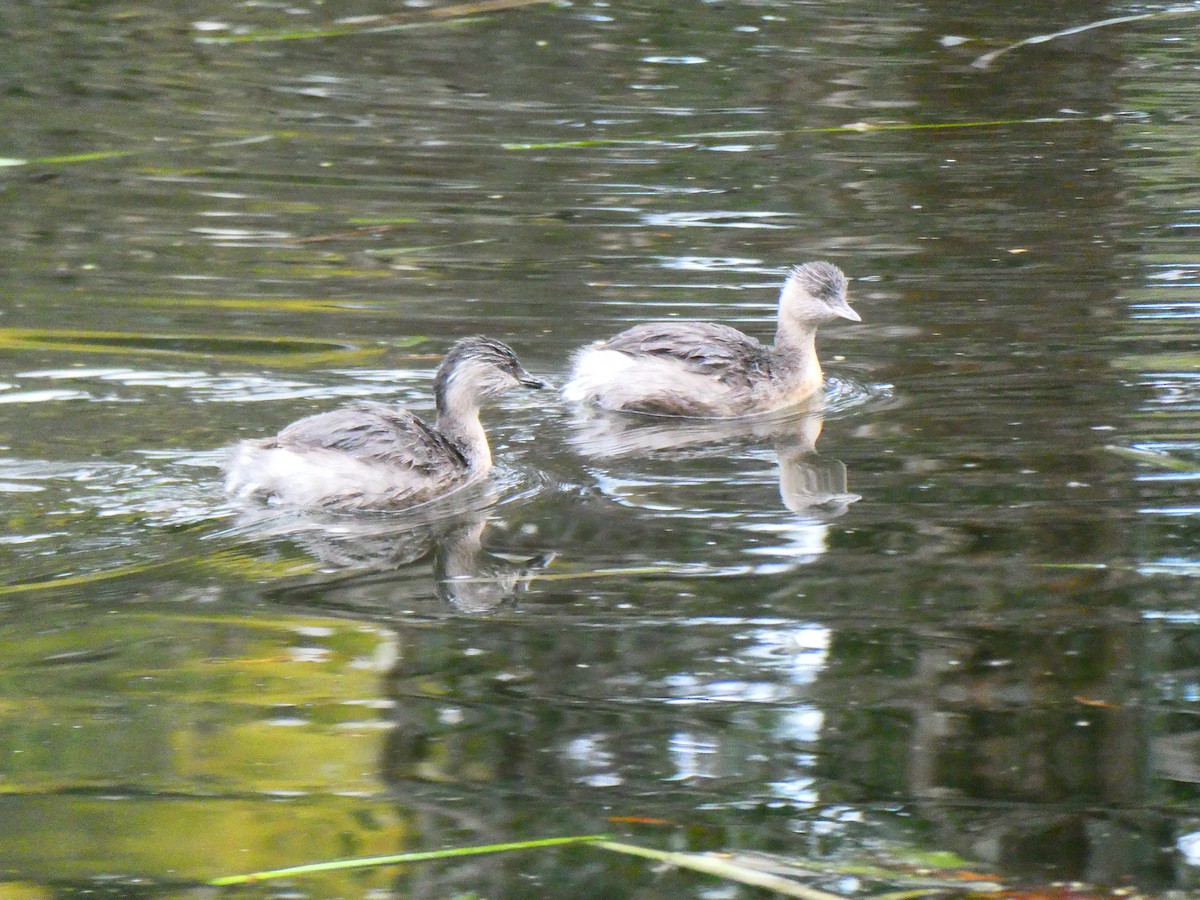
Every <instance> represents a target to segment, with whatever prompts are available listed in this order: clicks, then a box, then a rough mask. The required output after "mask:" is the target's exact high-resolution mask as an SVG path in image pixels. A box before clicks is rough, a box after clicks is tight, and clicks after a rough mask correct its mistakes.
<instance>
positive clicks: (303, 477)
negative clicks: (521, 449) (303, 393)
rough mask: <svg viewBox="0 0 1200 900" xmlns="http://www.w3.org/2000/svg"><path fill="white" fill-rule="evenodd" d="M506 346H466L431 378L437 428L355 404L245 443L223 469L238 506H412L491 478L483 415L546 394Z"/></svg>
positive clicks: (478, 340) (396, 410)
mask: <svg viewBox="0 0 1200 900" xmlns="http://www.w3.org/2000/svg"><path fill="white" fill-rule="evenodd" d="M546 386H547V385H546V383H545V382H543V381H542V380H540V379H538V378H535V377H534V376H532V375H530V374H529V373H528V372H527V371H525V368H524V367H523V366H522V365H521V363H520V362H519V361H518V360H517V357H516V354H515V353H513V351H512V349H511V348H510V347H508V346H507V345H506V344H502V343H501V342H500V341H496V340H492V339H491V338H486V337H468V338H462V339H461V340H459V341H457V342H456V343H455V344H454V346H452V347H451V348H450V350H449V352H447V353H446V356H445V357H444V358H443V359H442V362H441V365H439V366H438V368H437V372H436V374H435V375H434V380H433V389H434V396H435V398H436V402H437V419H436V421H435V422H434V424H433V426H432V427H431V426H429V425H426V424H425V423H424V422H422V421H421V420H420V419H418V418H417V417H416V416H415V415H413V414H412V413H411V412H409V411H408V410H406V409H402V408H400V407H396V406H389V405H387V404H384V403H371V402H360V403H354V404H351V405H349V406H344V407H341V408H340V409H335V410H331V411H330V412H324V413H317V414H316V415H312V416H307V417H305V418H303V419H299V420H298V421H296V422H293V423H292V424H291V425H288V426H287V427H286V428H284V429H283V430H282V431H281V432H279V434H277V435H275V436H274V437H270V438H265V439H262V440H248V441H242V442H240V443H238V444H236V445H235V446H234V447H232V448H231V450H230V454H229V458H228V460H227V461H226V464H225V490H226V492H227V493H229V494H230V496H232V497H235V498H237V499H250V498H254V497H258V498H262V499H265V500H268V501H270V502H273V503H277V504H281V505H284V506H293V507H300V508H322V509H338V510H354V509H395V508H403V507H408V506H415V505H416V504H419V503H424V502H426V501H428V500H432V499H434V498H435V497H438V496H441V495H442V494H446V493H449V492H450V491H452V490H454V489H455V488H458V487H461V486H462V485H463V484H466V483H467V482H468V481H471V480H473V479H475V478H477V477H479V476H481V475H483V474H484V473H486V472H487V471H488V469H490V468H491V466H492V452H491V449H490V448H489V446H488V441H487V435H486V434H485V433H484V431H483V426H482V425H481V424H480V422H479V407H480V405H481V404H482V403H483V402H484V401H486V400H490V399H491V398H493V397H497V396H499V395H500V394H503V393H505V392H506V391H508V390H510V389H512V388H515V387H527V388H543V387H546Z"/></svg>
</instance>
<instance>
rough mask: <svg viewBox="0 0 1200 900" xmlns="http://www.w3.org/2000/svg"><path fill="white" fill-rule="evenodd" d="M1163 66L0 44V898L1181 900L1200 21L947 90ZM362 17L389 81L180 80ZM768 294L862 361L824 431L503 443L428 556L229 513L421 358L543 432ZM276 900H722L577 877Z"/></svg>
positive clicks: (713, 17)
mask: <svg viewBox="0 0 1200 900" xmlns="http://www.w3.org/2000/svg"><path fill="white" fill-rule="evenodd" d="M1156 8H1159V7H1154V6H1149V7H1147V6H1143V5H1137V6H1134V5H1123V4H1095V3H1083V2H1067V0H1064V2H1056V3H1048V4H1042V5H1041V6H1040V7H1039V9H1038V10H1036V11H1034V10H1030V9H1028V8H1027V5H1026V4H1021V3H992V4H976V3H966V2H957V3H956V2H951V3H940V4H933V5H924V6H922V5H915V4H878V3H866V2H839V3H832V2H829V3H784V2H757V3H738V4H734V3H700V2H688V3H651V4H634V5H625V4H615V3H611V4H610V3H603V2H596V3H586V2H585V3H575V4H573V5H566V4H564V5H545V6H530V7H525V8H518V9H511V10H507V11H498V12H490V13H489V12H486V11H485V12H483V13H478V14H475V15H470V16H468V18H469V20H468V21H457V20H456V19H457V18H461V17H462V15H466V13H465V12H464V13H461V14H460V15H459V16H458V17H454V16H451V17H443V18H438V17H437V15H436V10H435V8H434V7H432V6H429V5H426V4H417V3H413V4H411V5H409V6H391V5H388V4H381V3H374V2H358V3H342V4H336V6H330V5H327V4H321V3H311V4H307V3H296V4H269V3H266V4H227V3H215V2H212V3H201V4H150V3H144V2H136V0H135V2H128V3H124V4H120V5H117V6H110V5H105V4H86V3H66V2H50V3H42V4H27V5H26V4H21V5H16V6H14V7H10V8H7V9H6V10H5V11H4V12H2V13H0V28H2V29H3V33H4V36H5V38H6V41H5V43H6V46H7V49H6V51H5V62H4V64H3V66H2V67H0V73H2V75H0V112H2V113H3V119H4V121H5V122H6V123H7V127H6V130H5V137H4V141H3V147H0V156H4V157H7V158H9V159H8V163H9V164H8V165H7V166H6V168H4V169H3V170H0V184H2V186H3V192H2V194H0V202H2V203H3V207H4V210H5V228H4V229H3V232H2V235H0V247H2V249H3V258H4V264H3V272H4V301H3V304H2V305H0V313H2V317H0V346H2V347H3V351H4V352H3V355H2V356H0V386H2V387H3V390H0V491H3V494H4V504H3V517H4V522H5V526H6V527H5V528H4V529H3V533H2V534H0V560H2V563H3V568H2V573H3V574H2V580H3V583H2V584H0V634H2V635H3V646H4V651H5V652H4V654H3V657H4V662H3V663H2V664H0V872H3V875H4V879H5V880H6V884H7V886H6V887H4V886H0V892H6V891H9V890H11V891H12V892H13V893H12V896H21V897H43V896H45V897H49V896H56V895H58V894H59V893H71V892H74V891H77V890H83V889H86V888H91V889H97V890H100V889H108V887H107V886H110V885H123V886H124V887H112V890H113V891H114V892H119V891H127V892H131V893H132V892H134V891H135V890H136V891H138V892H141V893H146V894H155V895H160V894H161V895H165V894H169V893H172V892H173V891H174V889H172V888H168V887H167V885H172V884H186V883H189V882H194V881H195V880H197V879H204V878H210V877H214V876H216V875H220V874H227V873H235V872H241V871H248V870H253V869H256V868H264V867H272V866H280V865H287V864H294V863H299V862H307V861H312V860H320V859H328V858H333V857H338V856H345V855H367V854H375V853H386V852H398V851H402V850H409V849H412V850H418V849H434V848H438V847H442V846H448V845H465V844H475V843H489V842H495V841H509V840H520V839H525V838H535V837H546V836H553V835H558V834H579V833H593V832H597V831H604V830H615V831H616V832H617V833H622V829H624V828H627V827H629V826H627V825H624V824H621V823H620V821H616V822H614V821H613V820H614V819H617V820H622V819H625V818H628V817H645V818H648V819H654V820H661V822H662V824H653V825H645V826H640V827H638V828H636V829H635V831H634V833H633V837H634V838H635V839H636V840H638V841H641V842H643V843H646V844H649V845H652V846H660V847H673V848H679V849H727V850H769V851H772V852H779V853H784V854H787V855H792V856H800V855H809V856H812V857H815V858H818V859H826V860H833V861H838V860H847V859H857V858H860V857H861V856H863V855H867V856H870V855H872V854H877V853H881V852H885V851H886V852H888V853H901V854H902V853H903V852H906V851H910V850H913V849H918V850H952V851H955V852H957V853H959V854H961V855H962V856H963V857H965V858H966V859H967V860H968V861H969V862H970V863H971V865H972V866H973V867H975V868H976V869H978V870H981V871H992V872H998V873H1001V874H1002V875H1003V876H1005V877H1008V878H1012V879H1016V880H1018V881H1021V880H1027V881H1040V880H1045V879H1085V880H1088V881H1094V882H1098V883H1101V884H1105V885H1133V886H1136V887H1139V888H1141V889H1144V890H1149V891H1156V892H1157V891H1163V890H1166V889H1168V888H1188V887H1190V886H1191V885H1192V884H1193V883H1194V882H1195V879H1196V874H1195V872H1194V869H1193V866H1194V865H1200V849H1198V848H1200V837H1198V836H1197V835H1200V799H1198V797H1197V785H1198V784H1200V730H1198V729H1197V726H1196V723H1197V716H1198V715H1200V678H1198V676H1197V673H1198V672H1200V602H1198V592H1197V587H1196V584H1197V582H1196V577H1197V575H1200V501H1198V499H1197V493H1196V483H1197V479H1198V477H1200V432H1198V429H1197V411H1198V410H1200V338H1198V337H1197V330H1196V322H1197V319H1198V318H1200V257H1198V256H1197V251H1196V243H1195V237H1196V234H1197V232H1196V229H1197V228H1198V227H1200V224H1198V221H1197V210H1200V176H1198V175H1197V170H1196V166H1195V160H1196V154H1197V151H1198V150H1200V127H1198V123H1197V119H1196V112H1195V111H1196V109H1197V108H1198V104H1200V90H1198V89H1197V80H1196V71H1197V65H1200V58H1198V57H1197V53H1196V49H1195V40H1194V37H1195V28H1196V27H1197V25H1198V24H1200V17H1195V16H1191V17H1189V16H1180V17H1171V18H1162V19H1157V20H1151V21H1146V22H1141V23H1135V24H1132V25H1126V26H1121V27H1113V28H1105V29H1098V30H1094V31H1090V32H1087V33H1084V34H1080V35H1077V36H1074V37H1071V38H1066V39H1060V40H1055V41H1050V42H1047V43H1044V44H1040V45H1034V46H1029V47H1025V48H1022V49H1020V50H1016V51H1013V52H1011V53H1009V54H1005V55H1003V56H1001V57H1000V58H999V59H998V60H997V62H996V63H995V64H994V65H993V66H992V67H991V68H990V69H988V70H986V71H981V70H979V69H975V68H972V67H971V65H970V63H971V61H972V60H973V59H975V58H976V57H977V56H979V55H980V54H981V53H984V52H986V51H988V50H991V49H996V48H998V47H1000V46H1003V45H1004V44H1005V43H1007V42H1010V41H1015V40H1019V39H1021V38H1024V37H1028V36H1031V35H1036V34H1039V33H1046V32H1050V31H1056V30H1059V29H1062V28H1066V27H1068V26H1072V25H1079V24H1083V23H1085V22H1089V21H1095V20H1097V19H1101V18H1106V17H1110V16H1120V15H1125V14H1128V13H1131V12H1144V11H1147V10H1149V11H1153V10H1154V9H1156ZM373 14H381V15H396V14H399V15H398V16H397V17H396V18H395V19H392V20H388V21H389V22H390V23H391V24H401V23H417V24H420V25H422V26H423V27H420V28H415V29H409V30H394V31H389V32H383V33H375V34H370V33H366V34H364V33H357V34H350V35H343V36H329V37H319V38H318V37H305V36H302V35H300V34H295V33H294V34H292V35H291V36H292V37H293V38H295V39H291V40H278V41H260V40H255V41H247V42H236V41H235V42H228V41H227V39H229V38H230V37H237V36H238V35H243V34H247V33H249V34H252V35H254V34H257V35H259V36H262V35H263V34H264V33H267V32H279V31H292V32H299V31H301V30H312V29H320V28H323V27H330V26H334V25H335V24H336V23H337V22H338V21H339V20H340V19H341V18H342V17H354V16H367V15H373ZM353 27H358V28H361V27H362V26H361V25H359V26H353ZM353 27H352V30H353ZM957 38H971V39H975V40H972V41H970V42H967V43H961V42H959V41H957ZM222 41H226V42H222ZM1031 120H1049V121H1031ZM982 122H989V123H996V122H1000V123H1004V122H1007V123H1009V124H990V125H978V124H977V125H973V126H971V127H956V128H942V129H935V128H922V129H915V128H895V129H878V128H876V129H856V130H855V129H852V130H844V129H841V130H839V129H840V126H845V125H848V124H854V123H871V124H874V125H889V124H890V125H932V124H939V123H940V124H959V125H961V124H965V123H982ZM108 153H111V154H112V155H99V154H108ZM91 154H97V155H96V156H91ZM118 154H119V155H118ZM85 155H86V156H85ZM813 258H826V259H831V260H834V261H835V262H837V263H838V264H839V265H841V266H842V267H843V268H844V269H845V270H846V271H847V273H848V274H849V275H850V276H851V278H852V284H851V300H852V302H853V304H854V306H855V308H856V309H857V310H858V311H859V312H860V313H861V315H862V317H863V323H862V324H861V325H849V324H847V325H845V326H844V327H842V326H838V327H834V328H830V329H828V330H827V331H826V332H825V333H823V335H822V339H821V348H822V354H823V358H824V360H825V364H826V370H827V374H828V375H829V376H830V385H829V407H828V410H827V412H826V414H825V415H824V416H823V421H822V420H820V419H817V418H814V417H807V418H801V419H799V420H797V421H795V422H792V423H791V424H790V426H789V428H786V429H783V430H782V431H776V432H773V433H758V434H754V433H750V434H729V433H724V432H723V433H715V434H713V433H705V432H704V431H703V430H702V429H690V430H689V429H666V430H663V429H657V430H653V429H650V430H647V429H644V428H642V429H633V430H631V431H629V432H627V433H625V434H620V435H615V436H614V435H613V434H611V433H608V434H597V433H596V430H595V423H594V422H591V423H589V422H586V421H579V420H578V417H577V416H576V414H575V413H574V412H573V411H571V410H569V409H564V408H561V407H560V406H559V405H558V404H557V403H556V402H555V401H554V399H553V398H551V397H546V396H535V395H531V394H521V395H518V394H513V395H509V396H508V397H506V398H505V399H504V401H503V402H502V403H501V404H500V405H499V408H497V409H494V410H492V411H491V412H490V413H489V414H488V416H487V423H488V425H489V431H490V434H491V435H492V439H493V447H494V450H495V452H496V456H497V459H498V461H499V463H500V467H499V469H498V471H497V473H496V478H495V480H494V487H493V489H492V491H491V493H490V495H489V494H480V495H476V496H474V497H473V498H470V499H471V501H472V502H471V505H470V508H469V509H466V510H464V509H462V508H461V505H455V506H446V507H438V508H434V509H433V510H430V511H427V515H425V516H424V517H422V518H421V519H420V520H418V521H414V520H413V519H411V518H405V517H400V518H396V517H392V518H388V517H374V518H371V517H360V518H345V519H336V518H335V519H326V520H316V519H312V518H307V519H306V518H301V517H296V516H287V515H282V514H277V513H271V512H260V513H258V514H257V515H248V514H246V513H245V512H244V511H239V510H237V509H235V508H234V507H232V506H231V505H229V504H227V503H226V501H225V500H224V498H223V497H222V496H221V493H220V487H219V474H218V470H217V464H218V462H219V460H220V458H221V448H222V447H223V446H225V445H226V444H228V443H229V442H231V441H232V440H235V439H237V438H240V437H248V436H255V435H263V434H267V433H270V432H272V431H273V430H274V429H276V428H277V427H279V426H280V425H282V424H284V423H286V422H288V421H290V420H292V419H294V418H296V417H297V416H299V415H302V414H306V413H308V412H311V411H314V410H319V409H326V408H329V407H330V406H333V405H335V404H336V403H337V402H339V401H342V400H345V399H348V398H354V397H375V398H381V399H389V400H396V401H399V402H403V403H405V404H408V405H410V406H411V407H412V408H414V409H417V410H419V411H421V412H428V411H429V410H430V409H431V407H432V397H431V393H430V375H431V373H432V369H433V367H434V365H436V360H437V358H438V356H439V355H440V353H441V352H442V351H443V350H444V348H445V347H446V346H447V345H448V344H449V342H450V341H452V340H453V339H454V338H455V337H457V336H460V335H462V334H467V333H476V332H484V333H488V334H491V335H494V336H497V337H500V338H502V339H504V340H507V341H509V342H511V343H512V344H513V345H514V347H515V348H516V349H517V351H518V353H519V354H520V355H521V357H522V359H523V361H524V362H525V363H526V365H527V366H528V367H529V368H530V369H531V370H533V371H536V372H539V373H543V374H545V375H547V376H549V377H550V378H552V379H555V380H558V381H561V379H562V377H563V375H564V372H565V366H566V358H567V354H568V352H569V350H570V349H571V348H573V347H575V346H578V345H579V344H581V343H584V342H587V341H589V340H593V339H596V338H598V337H602V336H604V335H606V334H609V333H612V332H613V331H614V330H617V329H619V328H621V327H624V326H625V325H626V324H628V323H631V322H634V321H638V320H642V319H647V318H662V317H675V316H678V317H684V318H704V319H712V320H718V321H722V322H728V323H731V324H735V325H737V326H738V327H741V328H744V329H746V330H748V331H751V332H752V333H755V334H758V335H760V336H762V337H764V338H765V337H768V336H769V335H770V333H771V331H772V321H773V315H774V302H775V298H776V293H777V290H778V285H779V283H780V280H781V278H782V275H783V273H784V272H785V270H786V268H787V267H788V266H789V265H791V264H794V263H796V262H800V261H803V260H806V259H813ZM818 431H819V435H820V436H819V438H815V435H816V434H817V432H818ZM135 884H140V885H142V887H137V888H134V887H133V886H132V885H135ZM146 885H161V886H163V887H162V888H161V890H160V889H158V888H154V887H148V886H146ZM825 886H826V887H837V888H840V889H843V890H846V891H848V892H849V893H851V894H853V893H854V890H855V885H854V884H852V883H850V882H840V883H836V884H835V883H832V882H831V883H830V884H827V885H825ZM286 890H287V891H291V892H292V895H294V896H310V895H311V896H362V897H367V896H373V897H378V896H415V897H451V896H455V895H458V894H467V893H469V892H474V893H475V894H477V895H479V896H487V897H525V896H530V897H533V896H547V897H549V896H554V897H558V896H562V897H566V896H578V897H584V896H586V897H596V896H639V897H657V896H679V895H687V896H712V897H717V896H721V897H727V896H742V895H741V894H737V892H736V890H735V889H733V888H730V887H728V886H725V885H719V884H718V883H717V882H715V881H712V880H706V879H703V878H701V877H699V876H696V877H692V876H686V875H679V874H670V873H663V872H660V871H657V870H655V869H654V868H653V867H652V866H643V865H640V864H638V863H635V862H632V861H630V860H626V859H624V858H614V859H609V858H607V857H605V856H603V855H602V854H599V853H598V852H596V851H585V850H570V851H547V852H543V853H537V854H523V855H519V856H502V857H490V858H486V859H484V860H483V861H478V860H471V861H466V862H460V863H455V864H434V865H429V866H426V867H421V868H414V869H410V870H405V871H403V872H400V873H397V872H396V871H394V870H383V871H378V872H373V873H371V874H370V875H367V876H365V877H351V876H326V877H324V878H321V879H313V880H304V881H297V882H295V883H293V884H292V885H290V886H289V887H288V888H287V889H286ZM862 890H866V888H865V887H863V888H862ZM5 896H8V894H7V893H5ZM747 896H748V894H747Z"/></svg>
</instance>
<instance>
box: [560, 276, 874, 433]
mask: <svg viewBox="0 0 1200 900" xmlns="http://www.w3.org/2000/svg"><path fill="white" fill-rule="evenodd" d="M838 318H841V319H849V320H850V321H852V322H859V321H861V318H860V317H859V315H858V313H856V312H855V311H854V310H853V309H851V308H850V304H849V303H847V302H846V276H845V275H844V274H843V273H842V270H841V269H839V268H838V267H837V266H835V265H834V264H833V263H828V262H808V263H804V264H803V265H800V266H796V267H795V268H794V269H792V270H791V271H790V272H789V273H788V276H787V280H786V281H784V283H783V290H782V292H781V293H780V295H779V322H778V326H777V330H776V332H775V345H774V347H766V346H764V345H763V344H761V343H759V342H758V341H757V340H755V339H754V338H752V337H750V336H749V335H746V334H743V333H742V332H740V331H738V330H737V329H736V328H731V327H730V326H728V325H720V324H717V323H714V322H647V323H644V324H641V325H634V326H633V327H632V328H630V329H628V330H626V331H622V332H621V333H620V334H618V335H616V336H615V337H611V338H609V339H608V340H606V341H598V342H597V343H594V344H590V345H588V346H587V347H584V348H583V349H582V350H580V351H579V352H578V353H577V354H576V356H575V359H574V361H573V366H572V372H571V380H570V381H569V382H568V383H567V384H566V385H565V386H564V387H563V397H564V398H565V399H567V400H570V401H573V402H576V403H592V404H595V405H597V406H599V407H600V408H602V409H608V410H615V411H625V412H640V413H651V414H654V415H661V416H697V417H704V418H729V417H734V416H745V415H750V414H752V413H762V412H768V411H771V410H774V409H779V408H781V407H785V406H790V405H792V404H795V403H798V402H799V401H801V400H804V399H806V398H808V397H810V396H812V395H813V394H815V393H816V392H817V391H819V390H820V389H821V385H822V375H821V364H820V362H819V361H818V360H817V348H816V334H817V326H818V325H820V324H821V323H822V322H827V321H831V320H833V319H838Z"/></svg>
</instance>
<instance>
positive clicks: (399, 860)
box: [208, 834, 605, 887]
mask: <svg viewBox="0 0 1200 900" xmlns="http://www.w3.org/2000/svg"><path fill="white" fill-rule="evenodd" d="M604 837H605V835H602V834H586V835H574V836H572V837H558V838H541V839H538V840H533V841H514V842H512V843H507V844H487V845H484V846H480V847H451V848H449V849H447V850H424V851H418V852H415V853H394V854H389V855H387V856H366V857H360V858H358V859H336V860H333V861H331V862H322V863H309V864H307V865H302V866H289V867H287V868H285V869H268V870H266V871H263V872H251V873H249V874H247V875H225V876H222V877H220V878H214V879H213V880H212V881H210V882H208V883H209V884H210V885H213V886H214V887H222V886H225V885H233V884H254V883H255V882H258V881H267V880H269V879H273V878H292V877H294V876H298V875H318V874H321V873H322V872H336V871H340V870H345V869H370V868H376V867H378V866H398V865H404V864H406V863H415V862H428V861H430V860H435V859H454V858H456V857H462V856H479V855H481V854H484V853H508V852H511V851H513V850H534V849H537V848H539V847H558V846H562V845H565V844H584V843H589V842H594V841H600V840H603V839H604Z"/></svg>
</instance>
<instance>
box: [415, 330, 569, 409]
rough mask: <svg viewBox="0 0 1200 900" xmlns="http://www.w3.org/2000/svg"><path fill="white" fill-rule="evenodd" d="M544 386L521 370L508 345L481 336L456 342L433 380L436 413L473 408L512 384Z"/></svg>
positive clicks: (511, 386)
mask: <svg viewBox="0 0 1200 900" xmlns="http://www.w3.org/2000/svg"><path fill="white" fill-rule="evenodd" d="M546 386H547V384H546V382H544V381H542V380H541V379H540V378H535V377H534V376H533V375H530V374H529V372H527V371H525V367H524V366H522V365H521V363H520V361H519V360H518V359H517V355H516V354H515V353H513V351H512V348H511V347H509V346H508V345H507V344H503V343H501V342H500V341H497V340H493V339H492V338H486V337H482V336H476V337H466V338H461V339H460V340H458V341H456V342H455V343H454V346H452V347H451V348H450V350H449V351H448V352H447V353H446V355H445V357H444V358H443V359H442V363H441V365H440V366H438V369H437V373H436V374H435V375H434V379H433V391H434V396H435V397H436V399H437V408H438V413H439V414H446V413H450V412H452V411H456V410H460V409H461V410H466V409H471V408H477V407H478V406H479V404H480V403H482V402H483V401H484V400H488V399H490V398H492V397H498V396H500V395H501V394H503V393H504V392H505V391H509V390H511V389H512V388H515V387H527V388H544V387H546Z"/></svg>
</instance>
